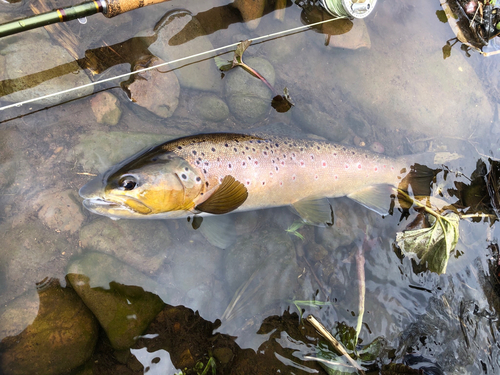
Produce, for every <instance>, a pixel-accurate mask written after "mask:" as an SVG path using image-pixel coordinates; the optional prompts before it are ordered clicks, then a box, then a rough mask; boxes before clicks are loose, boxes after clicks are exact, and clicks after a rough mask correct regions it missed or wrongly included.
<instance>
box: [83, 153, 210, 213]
mask: <svg viewBox="0 0 500 375" xmlns="http://www.w3.org/2000/svg"><path fill="white" fill-rule="evenodd" d="M203 188H204V178H203V175H202V174H201V173H200V171H199V170H198V169H196V168H194V167H193V166H192V165H191V164H190V163H189V162H188V161H186V160H185V159H184V158H182V157H179V156H176V155H174V154H172V153H166V154H164V153H158V152H152V153H151V152H150V153H145V154H143V155H140V157H139V158H134V157H133V160H130V159H128V160H126V161H124V162H122V163H120V164H119V165H117V166H115V167H113V168H111V169H110V170H109V171H107V172H106V173H104V174H103V175H102V176H99V177H96V178H95V179H94V180H92V181H90V182H89V183H87V184H86V185H85V186H83V187H82V188H81V189H80V196H81V197H82V198H84V201H83V205H84V207H85V208H87V209H88V210H89V211H91V212H93V213H96V214H99V215H104V216H108V217H111V218H113V219H121V218H130V219H133V218H171V217H181V216H185V215H187V214H189V213H190V212H191V211H192V210H193V209H194V207H195V203H194V201H195V199H196V198H197V197H198V196H200V195H203Z"/></svg>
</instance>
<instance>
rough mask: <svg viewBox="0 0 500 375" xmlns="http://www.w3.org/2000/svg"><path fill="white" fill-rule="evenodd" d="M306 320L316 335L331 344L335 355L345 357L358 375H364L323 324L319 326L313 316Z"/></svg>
mask: <svg viewBox="0 0 500 375" xmlns="http://www.w3.org/2000/svg"><path fill="white" fill-rule="evenodd" d="M306 320H307V321H308V322H309V323H310V324H311V325H312V326H313V327H314V328H315V329H316V331H318V333H319V334H320V335H321V336H323V337H324V338H325V339H326V340H328V342H329V343H330V344H332V346H333V348H334V349H335V350H336V351H337V353H339V354H341V355H343V356H345V357H346V359H347V360H348V361H349V363H350V364H351V365H352V366H353V367H355V368H356V370H358V371H359V373H360V374H362V375H365V372H364V371H363V369H362V368H361V366H360V365H358V363H357V362H356V361H355V360H354V359H352V357H351V356H350V355H349V353H347V351H346V350H345V349H344V347H343V346H342V344H340V343H339V342H338V341H337V339H336V338H335V337H333V335H332V334H331V333H330V332H328V330H327V329H326V328H325V326H324V325H323V324H321V323H320V322H319V321H318V320H317V319H316V318H315V317H314V316H312V315H309V316H308V317H307V318H306Z"/></svg>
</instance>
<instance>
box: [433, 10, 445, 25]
mask: <svg viewBox="0 0 500 375" xmlns="http://www.w3.org/2000/svg"><path fill="white" fill-rule="evenodd" d="M436 16H437V18H438V19H439V20H440V21H441V22H442V23H448V17H446V13H445V11H444V10H436Z"/></svg>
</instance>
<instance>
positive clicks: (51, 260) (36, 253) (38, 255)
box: [0, 219, 71, 305]
mask: <svg viewBox="0 0 500 375" xmlns="http://www.w3.org/2000/svg"><path fill="white" fill-rule="evenodd" d="M0 237H1V238H2V246H1V248H0V282H2V284H3V285H5V288H2V294H0V305H2V304H3V303H4V302H5V299H9V298H14V297H17V296H19V295H21V294H23V293H24V292H25V291H27V290H30V289H33V288H34V287H35V285H36V283H37V282H39V281H40V280H43V279H44V278H45V277H47V275H51V276H57V275H59V276H61V277H62V276H63V275H61V274H60V273H62V271H63V268H64V264H65V262H66V260H65V259H64V257H63V256H61V253H64V252H65V251H68V249H69V248H70V247H71V246H70V244H69V242H68V240H67V239H66V238H65V236H64V235H62V234H59V233H56V232H55V231H54V230H51V229H47V228H46V227H45V226H44V225H43V224H42V223H41V222H40V220H38V219H36V220H26V222H23V223H20V224H17V225H14V226H13V225H12V223H10V222H5V223H3V224H2V225H0ZM2 279H4V280H2Z"/></svg>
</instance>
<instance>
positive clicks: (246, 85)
mask: <svg viewBox="0 0 500 375" xmlns="http://www.w3.org/2000/svg"><path fill="white" fill-rule="evenodd" d="M244 61H245V64H247V65H248V66H250V67H251V68H252V69H255V70H256V71H257V72H258V73H259V74H260V75H262V76H263V77H264V78H265V79H266V80H267V81H268V82H269V83H270V84H271V86H273V85H274V81H275V73H274V68H273V66H272V65H271V64H270V63H269V62H268V61H267V60H264V59H262V58H260V57H252V58H249V59H245V60H244ZM225 92H226V100H227V103H228V105H229V109H230V110H231V113H232V114H233V115H234V116H235V117H236V118H237V119H238V120H240V121H242V122H243V123H244V124H250V125H251V124H255V123H256V122H258V121H261V120H263V119H264V118H265V116H266V115H267V114H268V113H269V110H270V108H271V99H272V97H273V94H272V92H271V90H269V88H268V87H267V86H266V85H265V84H264V82H262V81H261V80H260V79H258V78H256V77H254V76H253V75H251V74H250V73H248V72H247V71H245V70H243V69H242V68H241V67H236V68H234V69H232V70H230V71H228V72H227V76H226V78H225Z"/></svg>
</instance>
